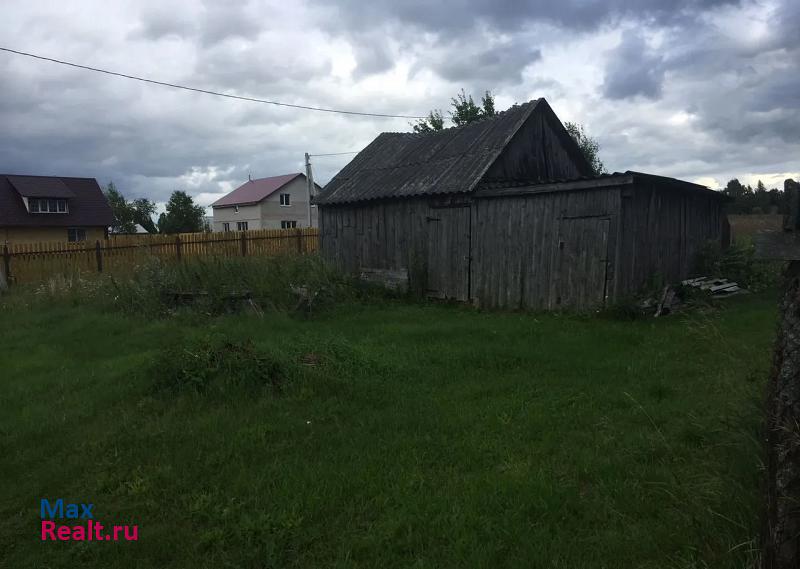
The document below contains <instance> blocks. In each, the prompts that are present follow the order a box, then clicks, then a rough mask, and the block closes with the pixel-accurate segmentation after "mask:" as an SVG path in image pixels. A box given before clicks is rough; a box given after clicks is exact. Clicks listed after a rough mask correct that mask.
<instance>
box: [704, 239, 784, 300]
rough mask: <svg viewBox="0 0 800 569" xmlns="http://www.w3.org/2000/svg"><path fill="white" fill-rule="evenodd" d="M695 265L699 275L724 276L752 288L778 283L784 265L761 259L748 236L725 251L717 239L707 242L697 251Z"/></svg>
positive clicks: (757, 288) (763, 287)
mask: <svg viewBox="0 0 800 569" xmlns="http://www.w3.org/2000/svg"><path fill="white" fill-rule="evenodd" d="M696 265H697V267H696V268H697V270H696V273H697V274H699V275H703V276H709V277H724V278H726V279H729V280H732V281H735V282H737V283H738V284H739V285H741V286H743V287H745V288H747V289H748V290H750V291H751V292H760V291H763V290H767V289H769V288H773V287H776V286H777V285H778V283H779V281H780V277H781V270H782V267H783V263H782V262H780V261H767V260H763V259H758V258H757V257H756V256H755V246H754V245H753V243H752V241H749V240H738V241H737V242H735V243H733V244H732V245H731V246H730V247H728V249H726V250H724V251H723V250H722V249H721V248H720V247H719V245H718V244H716V243H707V244H706V245H705V246H704V247H703V248H702V249H701V250H700V252H699V254H698V255H697V259H696Z"/></svg>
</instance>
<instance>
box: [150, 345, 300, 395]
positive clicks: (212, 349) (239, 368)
mask: <svg viewBox="0 0 800 569" xmlns="http://www.w3.org/2000/svg"><path fill="white" fill-rule="evenodd" d="M150 373H151V375H152V376H153V377H155V378H156V380H155V389H156V391H158V392H164V391H167V392H172V393H181V392H186V391H190V392H195V393H205V392H208V391H212V390H213V391H215V392H225V391H228V390H231V389H233V390H236V389H239V388H256V389H260V388H270V389H271V390H273V391H274V392H279V391H280V390H281V387H282V385H283V383H284V380H285V378H286V370H285V367H284V365H283V364H282V363H281V362H280V361H278V360H277V359H275V358H273V357H271V356H269V355H268V354H265V353H263V352H261V351H259V350H257V349H256V347H255V345H254V344H253V343H252V341H249V340H248V341H243V342H229V341H213V340H210V339H203V340H201V341H197V342H192V343H188V344H182V345H179V346H175V347H172V348H167V349H165V350H164V351H163V352H162V353H161V355H160V356H159V357H158V358H157V359H156V362H155V364H154V365H153V369H152V370H151V371H150Z"/></svg>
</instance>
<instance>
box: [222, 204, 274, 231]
mask: <svg viewBox="0 0 800 569" xmlns="http://www.w3.org/2000/svg"><path fill="white" fill-rule="evenodd" d="M213 211H214V216H213V217H214V223H213V227H212V229H213V231H223V225H222V224H223V223H226V222H227V223H230V230H231V231H236V223H237V222H239V221H246V222H247V228H248V229H263V228H262V226H261V205H260V204H255V205H240V206H239V212H238V213H237V212H236V208H235V207H233V206H231V207H215V208H213Z"/></svg>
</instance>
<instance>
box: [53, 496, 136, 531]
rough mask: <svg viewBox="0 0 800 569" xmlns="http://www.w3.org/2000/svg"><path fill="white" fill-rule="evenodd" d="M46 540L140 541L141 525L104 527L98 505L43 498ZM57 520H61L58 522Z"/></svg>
mask: <svg viewBox="0 0 800 569" xmlns="http://www.w3.org/2000/svg"><path fill="white" fill-rule="evenodd" d="M39 509H40V515H41V517H42V541H120V540H126V541H138V539H139V526H128V525H124V526H119V525H114V526H108V527H106V526H104V525H103V524H101V523H98V522H97V521H95V520H94V512H93V510H94V504H84V503H78V504H75V503H72V502H65V501H64V500H63V498H59V499H57V500H55V501H54V502H50V501H49V500H47V499H46V498H42V501H41V503H40V506H39ZM54 520H59V522H56V521H54Z"/></svg>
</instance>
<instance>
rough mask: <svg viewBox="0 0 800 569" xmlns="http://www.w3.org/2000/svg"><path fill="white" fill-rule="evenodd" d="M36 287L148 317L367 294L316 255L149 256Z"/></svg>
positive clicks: (39, 293)
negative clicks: (115, 269) (124, 271)
mask: <svg viewBox="0 0 800 569" xmlns="http://www.w3.org/2000/svg"><path fill="white" fill-rule="evenodd" d="M35 292H36V295H35V296H36V298H37V299H38V300H40V301H43V302H45V303H47V304H50V303H52V302H63V301H70V302H72V303H73V304H88V305H98V306H103V307H106V308H109V309H114V310H120V311H122V312H125V313H128V314H135V315H144V316H150V317H161V316H168V315H171V314H176V313H180V312H191V313H192V314H195V315H206V316H215V315H220V314H226V313H233V312H255V313H259V314H260V313H263V312H264V311H268V312H269V311H290V312H298V313H303V314H308V313H313V312H317V311H320V310H323V309H325V308H326V307H329V306H330V305H332V304H333V303H334V302H336V301H346V300H350V299H353V298H356V297H359V296H364V295H366V294H371V293H372V292H371V291H369V290H368V289H366V288H365V287H364V286H362V285H359V284H358V283H356V282H354V281H352V280H351V279H349V278H347V277H345V276H343V275H342V274H341V273H339V272H337V271H335V270H334V269H332V268H331V267H330V266H329V265H327V264H326V263H324V262H323V261H322V260H321V259H320V258H319V257H318V256H316V255H285V256H280V257H247V258H235V257H234V258H231V257H210V258H194V259H187V260H185V261H184V262H182V263H175V262H171V261H162V260H160V259H158V258H157V257H150V258H147V259H146V260H145V261H144V262H142V263H141V264H140V265H138V266H136V267H135V269H134V271H133V274H132V276H131V277H115V276H114V275H108V276H102V277H97V276H95V275H93V276H91V277H89V278H81V277H80V276H75V277H71V278H64V277H54V278H52V279H50V280H49V281H48V282H46V283H44V284H42V285H41V286H39V287H38V288H37V289H36V291H35Z"/></svg>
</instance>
